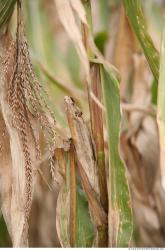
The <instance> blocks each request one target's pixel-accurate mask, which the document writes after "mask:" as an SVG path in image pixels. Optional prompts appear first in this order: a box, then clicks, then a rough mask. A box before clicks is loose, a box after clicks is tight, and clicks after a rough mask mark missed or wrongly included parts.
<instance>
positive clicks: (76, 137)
mask: <svg viewBox="0 0 165 250" xmlns="http://www.w3.org/2000/svg"><path fill="white" fill-rule="evenodd" d="M65 105H66V113H67V118H68V123H69V127H70V131H71V136H72V139H73V143H74V147H75V151H76V158H77V163H78V170H79V174H80V179H81V183H82V186H83V189H84V191H85V193H86V196H87V199H88V202H89V206H90V211H91V214H92V219H93V221H94V224H95V225H96V227H97V228H102V227H106V226H107V215H106V213H105V212H104V210H103V208H102V206H101V203H100V201H99V200H100V197H99V196H100V194H99V189H98V176H97V172H96V161H95V153H94V150H93V144H92V139H91V135H90V132H89V130H88V128H87V126H86V124H85V122H84V120H83V118H82V112H81V111H80V109H79V108H78V107H77V106H76V104H75V103H74V101H73V100H72V99H71V98H70V97H67V96H66V97H65Z"/></svg>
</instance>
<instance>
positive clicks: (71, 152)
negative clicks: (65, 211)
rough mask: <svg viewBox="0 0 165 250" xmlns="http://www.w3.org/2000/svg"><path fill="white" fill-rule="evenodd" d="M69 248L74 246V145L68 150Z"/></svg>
mask: <svg viewBox="0 0 165 250" xmlns="http://www.w3.org/2000/svg"><path fill="white" fill-rule="evenodd" d="M69 225H70V230H69V231H70V246H71V247H75V246H76V163H75V152H74V145H73V143H71V149H70V224H69Z"/></svg>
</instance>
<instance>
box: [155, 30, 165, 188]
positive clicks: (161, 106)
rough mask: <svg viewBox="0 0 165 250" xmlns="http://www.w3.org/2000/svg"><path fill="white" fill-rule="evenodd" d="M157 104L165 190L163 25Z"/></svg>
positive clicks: (164, 64) (164, 61) (161, 164)
mask: <svg viewBox="0 0 165 250" xmlns="http://www.w3.org/2000/svg"><path fill="white" fill-rule="evenodd" d="M157 103H158V104H157V121H158V129H159V143H160V167H161V177H162V185H163V188H164V189H165V25H164V29H163V33H162V45H161V57H160V72H159V85H158V99H157Z"/></svg>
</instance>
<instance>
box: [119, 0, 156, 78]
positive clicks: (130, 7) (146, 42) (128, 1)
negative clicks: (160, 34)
mask: <svg viewBox="0 0 165 250" xmlns="http://www.w3.org/2000/svg"><path fill="white" fill-rule="evenodd" d="M123 3H124V7H125V11H126V14H127V17H128V20H129V22H130V25H131V27H132V29H133V30H134V32H135V34H136V36H137V39H138V40H139V42H140V45H141V47H142V49H143V52H144V54H145V57H146V59H147V61H148V64H149V66H150V69H151V71H152V74H153V76H154V78H155V80H156V81H157V82H158V78H159V53H158V51H157V50H156V48H155V46H154V44H153V41H152V39H151V37H150V35H149V34H148V32H147V27H146V23H145V19H144V16H143V12H142V8H141V1H140V0H123Z"/></svg>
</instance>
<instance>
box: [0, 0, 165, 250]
mask: <svg viewBox="0 0 165 250" xmlns="http://www.w3.org/2000/svg"><path fill="white" fill-rule="evenodd" d="M91 2H92V16H93V32H94V38H95V42H96V45H97V46H98V48H99V49H100V51H101V52H102V53H103V54H104V55H105V57H106V58H107V59H108V60H109V61H110V62H112V52H111V51H112V47H113V46H112V41H113V38H114V34H115V32H118V30H117V29H116V27H117V26H116V24H115V22H116V21H114V20H115V15H116V13H117V12H118V10H119V9H120V8H121V2H122V1H120V0H92V1H91ZM142 3H143V10H144V14H145V19H146V22H147V25H148V30H149V33H150V35H151V37H152V39H153V41H154V44H155V46H156V48H157V49H158V51H159V49H160V40H161V31H162V26H163V14H164V10H165V2H164V1H163V0H149V1H142ZM23 4H24V6H23V7H24V19H25V23H26V33H27V37H28V43H29V47H30V54H31V58H32V62H33V66H34V69H35V71H36V74H37V76H38V78H39V79H40V80H41V82H42V83H43V84H44V85H45V87H46V89H47V90H48V93H49V96H50V97H51V107H52V109H53V110H54V112H55V116H56V120H57V124H58V128H59V132H60V133H61V134H63V133H64V134H65V133H68V128H67V122H66V116H65V112H64V104H63V99H64V96H65V95H69V96H70V95H71V96H72V97H73V98H74V99H75V100H76V101H77V103H78V104H79V106H80V107H81V108H82V110H83V113H84V116H85V119H86V121H87V122H88V121H89V112H88V103H87V95H86V92H85V88H84V72H83V71H82V68H81V62H80V60H79V57H78V55H77V52H76V50H75V48H74V45H73V44H72V42H71V41H70V40H69V38H68V36H67V34H66V32H65V31H64V28H63V27H62V25H61V23H60V21H59V18H58V15H57V11H56V8H55V4H54V0H24V1H23ZM15 26H16V14H15V13H14V15H13V17H12V21H11V27H12V31H13V34H14V32H15ZM126 37H127V34H125V37H123V39H126ZM150 79H151V85H152V87H151V89H150V91H151V95H152V102H153V104H156V101H157V100H156V99H157V94H156V93H157V85H156V84H155V81H154V80H153V77H151V78H150ZM130 82H131V77H130ZM130 91H131V90H130ZM128 93H129V90H128ZM128 93H127V96H128V95H129V94H128ZM45 174H46V175H47V178H48V179H50V173H49V172H46V173H45ZM38 182H39V188H38V190H37V191H36V194H35V197H36V199H34V204H33V208H32V213H34V214H32V215H31V217H32V218H35V219H34V220H33V219H31V221H32V222H31V224H30V235H31V240H30V244H31V246H36V247H37V246H45V247H46V246H49V247H55V246H59V242H58V239H57V236H55V230H56V229H55V226H56V225H55V224H56V222H55V204H56V196H57V195H56V194H52V193H50V191H49V190H48V188H47V187H45V183H43V181H42V180H39V181H38ZM50 182H51V181H50ZM52 185H53V184H52ZM43 186H44V190H45V191H44V192H43ZM48 193H49V194H48ZM52 196H54V197H53V198H52ZM44 197H47V198H44ZM78 200H80V202H78V204H79V206H80V210H84V209H86V206H87V204H86V198H85V196H84V193H83V191H82V189H81V187H79V190H78ZM43 203H44V204H43ZM41 207H42V210H43V211H41V209H40V208H41ZM39 210H40V211H39ZM82 213H84V212H82ZM84 214H85V213H84ZM47 218H49V221H47ZM84 220H87V219H86V218H84ZM45 221H47V222H46V223H45ZM87 221H88V220H87ZM89 224H90V223H89ZM36 225H37V226H36ZM42 225H43V226H42ZM92 230H93V229H92V225H91V224H90V225H89V233H90V234H89V235H91V237H92ZM89 235H88V236H89ZM135 235H136V236H137V234H135ZM84 237H86V236H84ZM135 238H138V237H135ZM80 240H81V239H80ZM89 240H91V239H89ZM78 245H80V246H81V242H80V243H78ZM0 246H3V247H4V246H11V242H10V239H9V236H8V233H7V230H6V226H5V223H4V220H3V218H2V217H1V220H0Z"/></svg>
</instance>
